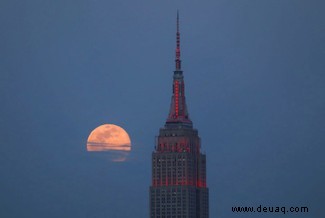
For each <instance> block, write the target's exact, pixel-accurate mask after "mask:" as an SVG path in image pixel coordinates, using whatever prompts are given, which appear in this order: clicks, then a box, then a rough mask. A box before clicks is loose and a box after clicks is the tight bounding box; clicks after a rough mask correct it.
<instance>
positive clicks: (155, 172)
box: [150, 13, 209, 218]
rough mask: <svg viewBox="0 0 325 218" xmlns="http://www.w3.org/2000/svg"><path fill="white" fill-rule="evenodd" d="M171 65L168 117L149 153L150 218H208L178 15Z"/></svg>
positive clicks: (202, 156)
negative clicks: (183, 65)
mask: <svg viewBox="0 0 325 218" xmlns="http://www.w3.org/2000/svg"><path fill="white" fill-rule="evenodd" d="M175 64H176V69H175V71H174V76H173V95H172V99H171V105H170V111H169V115H168V117H167V120H166V123H165V125H164V127H163V128H160V130H159V135H158V136H157V138H156V145H155V150H154V151H153V153H152V181H151V186H150V218H208V217H209V190H208V188H207V186H206V156H205V154H202V153H201V151H200V147H201V141H200V137H199V136H198V131H197V130H196V129H194V128H193V124H192V121H191V120H190V118H189V114H188V111H187V106H186V101H185V84H184V77H183V71H182V70H181V59H180V33H179V15H178V13H177V33H176V58H175Z"/></svg>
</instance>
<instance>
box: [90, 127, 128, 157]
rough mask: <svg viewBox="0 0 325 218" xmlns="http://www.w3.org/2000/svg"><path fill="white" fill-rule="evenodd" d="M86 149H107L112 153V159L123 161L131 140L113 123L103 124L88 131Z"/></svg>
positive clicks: (98, 150)
mask: <svg viewBox="0 0 325 218" xmlns="http://www.w3.org/2000/svg"><path fill="white" fill-rule="evenodd" d="M87 151H95V152H96V151H97V152H100V151H108V152H111V153H112V154H114V156H115V157H114V159H113V161H124V160H125V158H126V155H127V154H128V153H129V152H130V151H131V140H130V137H129V135H128V134H127V132H126V131H125V130H124V129H123V128H121V127H119V126H117V125H114V124H104V125H101V126H98V127H97V128H95V129H94V130H93V131H92V132H91V133H90V135H89V137H88V140H87ZM117 156H118V157H117Z"/></svg>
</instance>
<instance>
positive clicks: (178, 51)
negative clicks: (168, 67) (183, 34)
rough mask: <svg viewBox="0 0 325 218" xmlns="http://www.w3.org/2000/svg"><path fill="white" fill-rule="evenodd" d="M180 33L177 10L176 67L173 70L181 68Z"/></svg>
mask: <svg viewBox="0 0 325 218" xmlns="http://www.w3.org/2000/svg"><path fill="white" fill-rule="evenodd" d="M180 43H181V39H180V33H179V13H178V10H177V24H176V58H175V62H176V69H175V70H181V48H180Z"/></svg>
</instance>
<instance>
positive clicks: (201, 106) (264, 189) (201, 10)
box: [0, 0, 325, 218]
mask: <svg viewBox="0 0 325 218" xmlns="http://www.w3.org/2000/svg"><path fill="white" fill-rule="evenodd" d="M177 8H178V9H179V10H180V17H181V47H182V61H183V62H182V68H183V70H184V75H185V82H186V96H187V104H188V108H189V112H190V117H191V119H192V121H193V122H194V126H195V127H196V128H197V129H198V130H199V134H200V136H201V138H202V148H203V150H204V151H205V152H206V154H207V161H208V163H207V164H208V171H207V173H208V186H209V188H210V213H211V216H210V217H211V218H214V217H220V218H232V217H234V218H235V217H242V215H240V214H234V213H232V212H231V207H232V206H235V205H238V206H259V205H260V204H262V205H265V206H308V207H309V210H310V212H309V213H308V214H287V215H285V216H286V217H304V218H305V217H322V216H323V215H324V214H325V209H324V202H325V188H324V184H325V161H324V153H325V124H324V123H325V97H324V94H325V85H324V84H325V74H324V72H325V71H324V69H325V61H324V60H325V52H324V51H325V40H324V39H325V26H324V23H325V15H324V8H325V3H324V1H321V0H319V1H317V0H313V1H302V0H301V1H300V0H281V1H270V0H269V1H261V0H250V1H235V0H218V1H201V2H199V1H185V0H184V1H169V0H168V1H148V0H139V1H131V0H126V1H117V0H116V1H103V0H93V1H90V0H89V1H86V0H79V1H72V0H64V1H63V0H57V1H44V0H30V1H17V0H2V1H1V2H0V100H1V107H0V145H1V146H0V175H1V179H0V193H1V194H0V217H6V218H21V217H27V218H28V217H34V218H38V217H47V218H57V217H78V218H89V217H95V218H104V217H113V218H114V217H121V218H129V217H139V218H140V217H148V216H149V205H148V196H149V195H148V188H149V185H150V177H151V162H150V159H151V152H152V151H153V149H154V137H155V136H156V135H157V134H158V130H159V128H160V127H162V126H163V124H164V122H165V119H166V118H167V114H168V110H169V104H170V97H171V87H172V75H173V70H174V49H175V28H176V27H175V19H176V10H177ZM104 123H113V124H116V125H119V126H122V127H123V128H124V129H126V131H128V132H129V134H130V137H131V140H132V146H133V147H132V152H131V154H130V155H129V159H128V161H127V162H124V163H113V162H110V161H109V157H108V156H107V154H105V153H97V154H94V153H87V152H86V140H87V137H88V134H89V133H90V131H91V130H92V129H94V128H95V127H97V126H99V125H101V124H104ZM245 215H246V216H245V217H260V216H261V214H256V213H255V214H245ZM277 216H279V217H281V215H280V214H277V215H275V214H270V213H268V214H263V217H268V218H274V217H277Z"/></svg>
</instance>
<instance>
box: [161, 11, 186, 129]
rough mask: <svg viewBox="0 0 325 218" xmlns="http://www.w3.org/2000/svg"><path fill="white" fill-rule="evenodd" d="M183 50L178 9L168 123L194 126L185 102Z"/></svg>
mask: <svg viewBox="0 0 325 218" xmlns="http://www.w3.org/2000/svg"><path fill="white" fill-rule="evenodd" d="M180 58H181V50H180V33H179V13H178V11H177V20H176V58H175V62H176V69H175V71H174V77H173V80H174V81H173V96H172V100H171V105H170V110H169V115H168V118H167V121H166V125H177V126H187V127H192V121H191V120H190V118H189V115H188V112H187V106H186V102H185V83H184V78H183V71H182V70H181V59H180Z"/></svg>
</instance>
